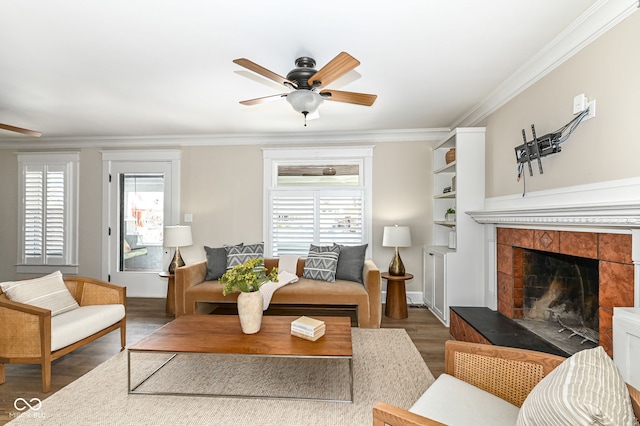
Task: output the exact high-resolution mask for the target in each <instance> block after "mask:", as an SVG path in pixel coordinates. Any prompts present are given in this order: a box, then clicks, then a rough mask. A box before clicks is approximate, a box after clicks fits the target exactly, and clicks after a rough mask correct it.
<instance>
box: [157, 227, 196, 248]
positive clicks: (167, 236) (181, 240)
mask: <svg viewBox="0 0 640 426" xmlns="http://www.w3.org/2000/svg"><path fill="white" fill-rule="evenodd" d="M192 244H193V238H192V237H191V227H190V226H179V225H176V226H165V228H164V241H163V245H164V246H165V247H186V246H190V245H192Z"/></svg>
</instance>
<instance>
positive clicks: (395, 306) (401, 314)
mask: <svg viewBox="0 0 640 426" xmlns="http://www.w3.org/2000/svg"><path fill="white" fill-rule="evenodd" d="M382 278H384V279H385V280H387V300H386V302H385V306H384V314H385V315H386V316H387V317H389V318H393V319H405V318H407V317H409V312H408V310H407V292H406V290H405V285H404V282H405V281H407V280H410V279H412V278H413V275H412V274H404V275H389V273H388V272H383V273H382Z"/></svg>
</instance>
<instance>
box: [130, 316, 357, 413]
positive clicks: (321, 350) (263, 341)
mask: <svg viewBox="0 0 640 426" xmlns="http://www.w3.org/2000/svg"><path fill="white" fill-rule="evenodd" d="M296 318H299V317H298V316H264V317H263V318H262V326H261V328H260V331H259V332H258V333H256V334H244V333H242V329H241V328H240V320H239V318H238V317H237V316H234V315H184V316H181V317H178V318H177V319H175V320H174V321H172V322H170V323H168V324H166V325H165V326H163V327H161V328H160V329H158V330H156V331H155V332H153V333H152V334H150V335H149V336H147V337H145V338H144V339H142V340H141V341H139V342H138V343H136V344H134V345H133V346H130V347H129V348H128V353H127V362H128V368H127V374H128V389H129V393H130V394H153V395H192V396H222V397H242V398H251V397H252V396H251V395H218V394H201V393H197V394H195V393H179V394H177V393H170V392H150V391H141V390H139V387H140V386H141V385H142V384H143V383H145V382H146V381H147V380H148V379H149V378H151V377H152V376H153V375H154V374H155V373H156V372H158V371H159V370H160V369H161V368H162V367H164V366H165V365H166V364H167V363H168V362H170V361H171V360H172V359H173V358H174V357H175V356H176V355H177V354H180V353H198V354H218V355H220V354H226V355H241V356H265V357H285V358H312V359H345V360H347V361H348V364H349V387H350V389H349V392H350V399H349V400H342V399H326V398H306V397H299V396H292V397H288V396H274V397H272V398H276V399H312V400H321V401H334V402H353V351H352V346H351V321H350V319H349V318H348V317H316V316H314V318H317V319H320V320H322V321H324V322H325V324H326V332H325V335H324V336H322V337H321V338H320V339H318V340H317V341H315V342H311V341H309V340H305V339H301V338H299V337H295V336H292V335H291V322H292V321H294V320H295V319H296ZM136 352H147V353H151V352H157V353H170V354H173V356H171V357H170V358H169V359H168V360H167V361H165V362H164V363H163V364H162V365H161V366H160V367H158V368H157V369H155V370H154V371H153V372H152V373H151V374H150V375H149V376H147V377H146V378H144V379H143V380H142V381H141V382H140V383H139V384H137V385H135V386H133V387H132V385H131V368H132V364H131V354H132V353H136ZM256 397H257V396H256ZM259 397H260V398H265V396H259ZM267 398H271V397H267Z"/></svg>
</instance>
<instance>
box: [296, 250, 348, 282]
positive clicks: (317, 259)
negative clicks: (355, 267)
mask: <svg viewBox="0 0 640 426" xmlns="http://www.w3.org/2000/svg"><path fill="white" fill-rule="evenodd" d="M339 255H340V246H339V245H337V244H334V245H332V246H316V245H313V244H311V246H310V247H309V255H308V256H307V260H306V262H305V264H304V272H303V274H302V276H303V277H304V278H309V279H312V280H320V281H328V282H331V283H332V282H335V281H336V268H337V266H338V256H339Z"/></svg>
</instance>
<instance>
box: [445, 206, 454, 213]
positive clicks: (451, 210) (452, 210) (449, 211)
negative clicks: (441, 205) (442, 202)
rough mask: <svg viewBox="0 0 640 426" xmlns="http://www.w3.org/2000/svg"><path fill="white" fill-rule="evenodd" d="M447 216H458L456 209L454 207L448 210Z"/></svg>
mask: <svg viewBox="0 0 640 426" xmlns="http://www.w3.org/2000/svg"><path fill="white" fill-rule="evenodd" d="M447 214H456V209H454V208H453V207H449V208H448V209H447Z"/></svg>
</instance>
